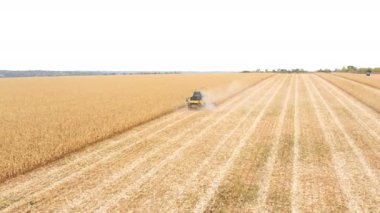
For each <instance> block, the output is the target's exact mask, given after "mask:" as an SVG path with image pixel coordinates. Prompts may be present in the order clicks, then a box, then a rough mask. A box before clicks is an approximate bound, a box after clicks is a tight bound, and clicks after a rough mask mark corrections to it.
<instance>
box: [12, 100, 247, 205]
mask: <svg viewBox="0 0 380 213" xmlns="http://www.w3.org/2000/svg"><path fill="white" fill-rule="evenodd" d="M244 94H245V93H244ZM244 94H241V95H240V96H242V95H244ZM240 96H239V97H240ZM234 99H236V97H234V98H233V100H234ZM183 117H184V116H183ZM119 151H120V150H119ZM113 154H114V153H113ZM109 158H110V157H109V156H108V157H107V158H106V159H109ZM103 159H104V158H103ZM103 161H104V160H103ZM96 163H97V164H96V165H98V164H100V163H99V161H97V162H96ZM92 168H95V165H92V167H91V169H92ZM87 170H90V169H88V168H87ZM74 174H76V176H77V175H79V174H78V172H77V171H75V172H74ZM76 176H73V174H71V175H70V176H68V177H66V178H64V180H67V179H68V178H75V177H76ZM64 180H60V181H58V183H57V182H53V183H52V185H50V186H48V187H47V188H44V189H43V190H42V191H39V192H37V193H38V194H35V193H33V192H30V193H31V194H33V196H36V195H40V194H42V193H44V192H47V191H49V190H51V189H53V188H54V187H56V186H58V185H60V184H61V183H62V182H63V181H64ZM28 193H29V192H28ZM18 203H19V204H20V203H21V201H19V202H18Z"/></svg>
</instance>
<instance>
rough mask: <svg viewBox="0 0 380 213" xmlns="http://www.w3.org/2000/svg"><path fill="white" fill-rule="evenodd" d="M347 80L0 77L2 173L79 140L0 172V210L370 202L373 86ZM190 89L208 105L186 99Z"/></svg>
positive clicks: (332, 206)
mask: <svg viewBox="0 0 380 213" xmlns="http://www.w3.org/2000/svg"><path fill="white" fill-rule="evenodd" d="M349 78H352V79H353V80H349V79H346V78H342V77H340V76H336V75H334V74H220V75H214V74H207V75H204V74H198V75H195V74H194V75H160V76H155V75H149V76H124V77H120V76H113V77H104V76H103V77H102V76H98V77H80V78H77V77H75V78H74V77H67V78H66V77H65V78H36V79H4V80H3V79H0V92H1V94H0V95H1V96H0V97H1V101H0V107H1V109H2V111H1V112H0V113H1V114H0V118H1V121H0V122H1V126H2V127H5V128H2V129H1V130H0V131H1V132H0V136H1V138H2V139H4V138H5V140H2V141H1V144H0V146H1V169H2V171H5V172H6V174H7V175H4V174H3V178H4V177H8V176H9V175H11V174H12V173H15V172H16V173H18V172H22V171H25V170H28V168H32V167H33V166H35V165H40V164H41V163H45V162H47V161H51V160H52V159H55V158H58V157H59V156H62V155H63V154H65V153H69V152H71V151H73V150H76V149H78V148H80V147H84V148H82V149H80V150H79V151H77V152H75V153H72V154H69V155H65V156H64V157H62V158H60V159H58V160H55V161H52V162H50V163H47V164H46V165H44V166H40V167H38V168H37V169H34V170H32V171H30V172H27V173H25V174H22V175H18V176H16V177H13V178H7V179H6V180H5V181H3V182H2V183H0V211H2V212H26V211H31V212H127V211H130V212H377V211H378V210H379V206H380V143H379V141H380V113H379V111H380V94H379V91H380V89H377V88H376V87H373V86H369V85H368V83H364V82H363V80H360V79H362V76H361V75H357V76H354V75H352V76H350V77H349ZM356 78H357V79H356ZM366 82H371V84H372V83H373V84H375V85H377V83H376V82H378V79H377V76H376V77H375V76H374V78H367V79H366ZM199 88H201V89H202V90H205V91H207V92H208V93H209V94H210V95H211V96H212V97H213V99H214V100H213V101H215V102H219V104H217V106H216V107H213V108H210V109H202V110H188V109H186V108H185V107H184V99H185V98H186V97H187V96H189V95H190V94H191V92H192V90H194V89H199ZM222 100H223V101H222ZM160 115H161V116H160ZM95 142H96V143H95ZM89 143H92V144H91V145H88V144H89Z"/></svg>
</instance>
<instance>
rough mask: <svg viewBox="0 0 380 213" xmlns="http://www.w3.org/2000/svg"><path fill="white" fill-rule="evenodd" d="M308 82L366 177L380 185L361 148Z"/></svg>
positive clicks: (312, 84)
mask: <svg viewBox="0 0 380 213" xmlns="http://www.w3.org/2000/svg"><path fill="white" fill-rule="evenodd" d="M308 82H309V83H310V85H311V86H312V88H313V89H314V91H315V92H316V94H317V95H318V97H319V98H320V99H321V101H322V103H323V105H324V106H325V108H326V109H327V111H328V112H329V114H330V116H331V117H332V119H333V121H334V123H335V124H336V127H338V129H339V130H340V132H341V133H342V134H343V135H344V137H345V139H346V142H347V143H348V145H349V146H350V148H351V149H352V151H353V153H354V154H355V156H356V158H357V159H358V160H359V162H360V164H361V166H362V168H363V169H364V172H365V173H366V175H367V177H368V178H369V179H370V180H371V182H372V183H373V184H374V185H375V186H380V182H379V180H378V177H377V176H376V174H375V172H374V171H373V169H372V168H371V166H370V164H369V163H368V160H367V159H366V158H365V156H364V154H363V152H362V150H361V149H360V148H358V147H357V146H356V144H355V143H356V142H355V141H354V140H353V139H352V137H351V136H350V135H349V134H348V132H347V131H346V129H345V128H344V127H343V124H342V123H341V122H340V121H339V119H338V117H337V115H336V113H335V112H334V111H333V110H332V109H331V106H330V105H329V104H328V103H327V102H326V100H325V98H324V97H323V96H322V95H321V93H320V92H319V91H318V90H317V88H316V87H315V85H314V83H313V82H312V81H311V80H309V81H308ZM376 188H377V190H379V187H376Z"/></svg>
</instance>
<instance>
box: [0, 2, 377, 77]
mask: <svg viewBox="0 0 380 213" xmlns="http://www.w3.org/2000/svg"><path fill="white" fill-rule="evenodd" d="M379 15H380V1H379V0H358V1H353V0H313V1H308V0H261V1H252V0H251V1H248V0H247V1H243V0H230V1H226V0H191V1H181V0H135V1H128V0H103V1H100V0H61V1H57V0H1V1H0V70H1V69H11V70H25V69H46V70H126V71H128V70H129V71H142V70H149V71H151V70H157V71H160V70H170V71H174V70H182V71H241V70H255V69H257V68H260V69H266V68H268V69H277V68H288V69H289V68H305V69H309V70H315V69H318V68H337V67H339V68H340V67H342V66H347V65H354V66H359V67H376V66H377V67H380V16H379Z"/></svg>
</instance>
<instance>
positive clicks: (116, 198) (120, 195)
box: [92, 96, 251, 212]
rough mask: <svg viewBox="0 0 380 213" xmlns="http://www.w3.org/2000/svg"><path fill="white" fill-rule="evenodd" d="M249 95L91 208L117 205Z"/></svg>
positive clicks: (103, 209) (100, 208) (236, 107)
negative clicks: (123, 186) (131, 181)
mask: <svg viewBox="0 0 380 213" xmlns="http://www.w3.org/2000/svg"><path fill="white" fill-rule="evenodd" d="M250 97H251V96H247V97H246V98H245V99H244V100H243V101H241V102H240V103H239V104H236V105H235V106H234V107H233V108H232V109H231V110H229V111H228V112H227V113H225V114H223V115H222V116H220V117H218V118H217V119H215V120H214V121H213V122H211V124H210V125H208V126H207V127H206V128H204V129H203V130H202V131H201V132H199V133H198V134H197V135H196V137H195V138H192V139H190V140H188V141H186V142H185V143H184V145H182V146H181V147H180V148H179V149H177V150H176V151H175V152H174V153H172V154H171V155H169V156H167V157H166V158H165V159H164V160H162V161H160V162H159V163H158V165H156V166H154V167H153V168H152V169H150V170H149V171H148V172H147V173H145V174H144V175H143V176H141V177H139V178H138V179H137V180H136V181H134V182H133V183H132V184H130V185H129V186H128V187H126V188H124V189H123V190H121V191H119V192H117V193H113V194H112V196H111V198H106V201H105V202H102V203H101V206H93V207H92V209H93V210H95V211H96V212H105V211H108V210H109V209H110V208H113V207H114V206H117V204H118V203H119V202H120V201H121V200H123V199H126V198H128V197H130V196H131V194H132V193H134V192H135V191H136V190H138V188H140V187H141V185H142V184H144V183H145V182H146V181H147V180H149V179H150V178H151V177H153V176H154V175H155V174H156V173H157V172H158V171H160V170H161V169H162V168H163V167H164V166H165V165H167V164H168V163H170V162H171V161H173V160H175V159H176V158H177V157H178V156H179V155H180V154H181V153H182V152H183V151H185V150H186V149H187V148H188V147H190V146H191V145H192V144H193V143H195V142H196V139H198V138H200V137H201V136H203V135H204V134H205V133H207V132H208V131H210V130H211V129H212V128H213V127H214V126H216V125H218V124H220V122H221V121H223V120H224V119H226V118H228V116H229V115H230V114H231V113H232V112H234V111H235V110H236V109H238V108H239V107H241V106H242V105H243V104H244V103H245V102H246V101H247V100H249V98H250Z"/></svg>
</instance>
